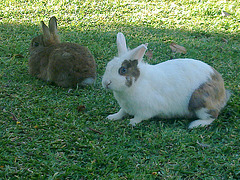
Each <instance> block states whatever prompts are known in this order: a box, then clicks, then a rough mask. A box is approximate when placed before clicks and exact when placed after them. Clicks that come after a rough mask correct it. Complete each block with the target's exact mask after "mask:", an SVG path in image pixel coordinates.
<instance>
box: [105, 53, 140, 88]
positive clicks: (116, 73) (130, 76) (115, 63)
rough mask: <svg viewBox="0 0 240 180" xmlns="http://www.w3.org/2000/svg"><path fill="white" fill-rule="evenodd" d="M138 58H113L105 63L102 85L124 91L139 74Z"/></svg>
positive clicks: (132, 83)
mask: <svg viewBox="0 0 240 180" xmlns="http://www.w3.org/2000/svg"><path fill="white" fill-rule="evenodd" d="M137 65H138V60H127V59H125V60H120V59H119V58H117V57H116V58H114V59H113V60H112V61H110V62H109V63H108V64H107V67H106V71H105V73H104V75H103V79H102V85H103V87H104V88H105V89H110V90H113V91H119V92H121V91H124V90H125V89H126V88H130V87H131V86H133V85H134V83H135V82H136V81H137V79H138V78H139V76H140V71H139V69H138V66H137Z"/></svg>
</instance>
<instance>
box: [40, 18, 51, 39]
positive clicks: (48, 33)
mask: <svg viewBox="0 0 240 180" xmlns="http://www.w3.org/2000/svg"><path fill="white" fill-rule="evenodd" d="M41 25H42V30H43V35H44V38H45V39H49V38H50V36H51V35H50V31H49V29H48V27H47V26H46V24H45V23H44V22H43V21H41Z"/></svg>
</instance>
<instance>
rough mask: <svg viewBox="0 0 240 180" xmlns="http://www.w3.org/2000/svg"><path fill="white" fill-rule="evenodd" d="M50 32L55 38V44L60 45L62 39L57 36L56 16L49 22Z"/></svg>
mask: <svg viewBox="0 0 240 180" xmlns="http://www.w3.org/2000/svg"><path fill="white" fill-rule="evenodd" d="M49 30H50V33H51V36H52V37H53V39H54V41H55V43H60V39H59V36H58V34H57V19H56V17H55V16H53V17H51V18H50V20H49Z"/></svg>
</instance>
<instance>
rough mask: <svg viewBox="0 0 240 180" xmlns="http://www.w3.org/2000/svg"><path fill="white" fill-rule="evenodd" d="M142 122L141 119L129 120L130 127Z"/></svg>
mask: <svg viewBox="0 0 240 180" xmlns="http://www.w3.org/2000/svg"><path fill="white" fill-rule="evenodd" d="M141 121H142V120H141V119H137V118H133V119H130V123H129V124H130V125H132V126H136V124H138V123H140V122H141Z"/></svg>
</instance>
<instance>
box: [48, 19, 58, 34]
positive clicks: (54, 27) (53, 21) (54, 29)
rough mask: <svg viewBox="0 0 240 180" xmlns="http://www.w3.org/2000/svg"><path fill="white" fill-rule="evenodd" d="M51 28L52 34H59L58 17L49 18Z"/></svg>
mask: <svg viewBox="0 0 240 180" xmlns="http://www.w3.org/2000/svg"><path fill="white" fill-rule="evenodd" d="M49 30H50V33H51V34H57V19H56V17H55V16H53V17H51V18H50V20H49Z"/></svg>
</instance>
